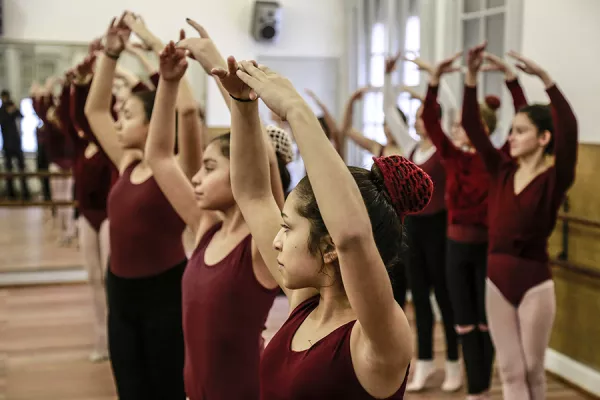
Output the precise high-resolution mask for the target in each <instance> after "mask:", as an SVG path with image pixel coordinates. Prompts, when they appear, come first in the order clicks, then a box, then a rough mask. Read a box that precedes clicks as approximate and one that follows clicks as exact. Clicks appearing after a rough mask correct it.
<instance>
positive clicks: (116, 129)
mask: <svg viewBox="0 0 600 400" xmlns="http://www.w3.org/2000/svg"><path fill="white" fill-rule="evenodd" d="M133 19H134V17H133V15H131V14H130V13H127V12H126V13H124V14H123V16H121V18H120V19H119V20H118V21H116V19H113V21H112V22H111V24H110V25H109V27H108V30H107V31H106V34H105V48H104V51H103V52H102V53H101V54H100V55H99V59H98V62H97V66H96V71H95V73H94V78H93V80H92V84H91V88H90V92H89V96H88V98H87V101H86V104H85V109H84V111H85V115H86V117H87V120H88V121H89V124H90V127H91V130H92V132H93V134H94V135H95V136H96V138H97V140H98V142H99V144H100V146H101V148H102V149H103V151H104V152H106V154H107V155H108V157H109V158H110V159H111V161H112V162H113V164H114V165H115V166H116V167H117V169H118V170H119V174H120V176H119V179H118V181H117V182H116V183H115V185H114V186H113V188H112V190H111V192H110V195H109V198H108V218H109V221H110V261H109V267H108V270H107V274H106V275H107V277H106V290H107V298H108V339H109V351H110V360H111V364H112V368H113V375H114V378H115V382H116V386H117V392H118V394H119V398H120V399H122V400H123V399H140V398H148V399H165V398H168V399H185V397H186V396H185V390H184V383H183V365H184V345H183V329H182V307H181V305H182V295H181V279H182V276H183V272H184V270H185V265H186V261H187V260H186V256H185V252H184V248H183V244H182V234H183V231H184V228H185V223H184V222H183V221H182V220H181V218H180V217H179V216H178V215H177V213H176V212H175V210H174V209H173V207H172V206H171V205H170V204H169V202H168V200H167V199H166V197H165V196H164V195H163V193H162V192H161V190H160V188H159V186H158V184H157V183H156V179H155V177H154V176H153V174H152V171H151V170H150V167H149V166H148V164H147V162H146V161H145V160H144V158H143V157H144V148H145V145H146V140H147V136H148V126H149V123H150V119H151V115H152V109H153V105H154V97H155V93H154V92H140V93H133V94H132V95H131V96H130V97H129V98H128V99H127V100H126V101H125V102H124V104H123V107H122V109H121V110H120V112H119V119H118V121H117V124H116V125H115V121H114V120H113V117H112V115H111V111H112V110H111V86H112V82H113V79H114V74H115V68H116V65H117V61H118V59H119V57H120V55H121V53H122V51H123V50H124V48H125V43H126V42H127V41H128V39H129V36H130V33H131V27H130V26H129V25H128V24H127V22H128V21H131V20H133ZM142 39H143V40H144V41H148V42H146V43H147V44H148V45H149V47H151V48H152V49H154V51H159V50H160V49H162V47H164V45H163V44H162V43H161V42H160V40H159V39H157V38H156V37H155V36H153V35H150V34H149V36H147V37H144V38H142ZM181 87H182V90H181V96H180V98H179V99H178V102H177V108H178V110H179V115H180V121H179V133H180V135H181V138H180V139H181V140H180V142H181V143H186V146H182V151H180V152H179V154H178V157H177V161H178V162H179V163H180V165H181V166H182V170H183V171H184V172H185V173H186V174H187V175H186V176H188V177H191V174H192V172H191V171H196V170H197V167H198V166H197V165H196V164H195V162H196V159H195V157H196V156H195V154H194V151H197V150H196V149H198V148H199V143H198V138H199V136H200V132H199V130H198V129H199V128H198V121H197V119H195V118H189V119H187V118H181V116H183V115H186V116H187V115H195V114H196V105H195V103H194V101H193V97H192V95H191V91H190V89H189V85H187V84H184V85H181ZM190 109H191V110H192V112H191V113H190V112H189V111H190ZM171 151H173V148H171Z"/></svg>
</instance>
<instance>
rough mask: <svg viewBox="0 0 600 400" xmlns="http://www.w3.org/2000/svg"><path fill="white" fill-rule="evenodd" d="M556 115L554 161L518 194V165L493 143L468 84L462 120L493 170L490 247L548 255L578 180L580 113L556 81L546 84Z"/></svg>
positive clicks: (543, 258) (531, 256)
mask: <svg viewBox="0 0 600 400" xmlns="http://www.w3.org/2000/svg"><path fill="white" fill-rule="evenodd" d="M546 92H547V93H548V96H549V97H550V101H551V106H552V117H553V121H554V141H555V147H554V148H555V161H554V165H553V166H552V167H550V168H549V169H548V170H546V171H545V172H543V173H542V174H540V175H538V176H537V177H535V178H534V179H533V181H531V182H530V183H529V184H528V185H527V186H526V187H525V188H524V189H523V190H522V191H521V192H520V193H519V194H518V195H517V194H515V192H514V175H515V172H516V171H517V168H518V165H517V163H516V161H515V160H514V159H512V158H511V157H510V156H509V155H507V154H505V153H503V152H501V151H498V150H497V149H496V148H494V146H493V145H492V144H491V143H490V140H489V138H488V136H487V135H486V133H485V130H484V128H483V124H482V123H481V118H480V113H479V105H478V104H477V89H476V88H472V87H466V88H465V104H464V111H463V124H465V123H467V124H469V129H466V127H465V129H466V132H467V134H468V135H469V138H470V140H471V142H472V143H473V145H474V146H475V148H476V149H477V151H478V153H479V154H481V156H482V159H483V160H484V162H485V166H486V169H487V170H488V171H489V172H490V174H491V186H490V195H489V228H490V238H489V253H490V255H493V254H503V255H509V256H513V257H517V258H520V259H526V260H533V261H539V262H547V261H548V237H549V236H550V234H551V233H552V231H553V229H554V226H555V224H556V216H557V214H558V210H559V208H560V206H561V203H562V201H563V199H564V196H565V193H566V191H567V190H568V188H569V187H570V186H571V185H572V184H573V181H574V180H575V166H576V162H577V136H578V127H577V119H576V118H575V115H574V114H573V110H572V109H571V107H570V105H569V103H568V102H567V100H566V99H565V98H564V96H563V94H562V93H561V91H560V90H559V89H558V88H557V87H556V85H554V86H552V87H551V88H549V89H547V90H546Z"/></svg>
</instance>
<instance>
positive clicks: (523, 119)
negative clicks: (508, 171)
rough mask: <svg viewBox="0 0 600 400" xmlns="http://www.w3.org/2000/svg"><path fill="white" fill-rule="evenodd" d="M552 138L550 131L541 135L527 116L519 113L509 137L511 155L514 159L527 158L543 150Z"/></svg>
mask: <svg viewBox="0 0 600 400" xmlns="http://www.w3.org/2000/svg"><path fill="white" fill-rule="evenodd" d="M550 137H551V136H550V132H548V131H546V132H543V133H542V134H540V132H539V131H538V129H537V127H536V126H535V125H534V124H533V123H532V122H531V120H530V119H529V117H528V116H527V114H525V113H517V114H516V115H515V118H514V119H513V124H512V129H511V130H510V135H509V136H508V144H509V145H510V155H511V157H513V158H519V157H526V156H529V155H531V154H533V153H535V152H536V151H539V150H543V149H544V148H545V147H546V145H547V144H548V142H549V141H550Z"/></svg>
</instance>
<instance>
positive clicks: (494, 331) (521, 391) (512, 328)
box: [485, 279, 556, 400]
mask: <svg viewBox="0 0 600 400" xmlns="http://www.w3.org/2000/svg"><path fill="white" fill-rule="evenodd" d="M485 303H486V311H487V317H488V326H489V328H490V335H491V337H492V342H493V343H494V346H495V347H496V359H497V361H498V368H499V371H500V378H501V380H502V392H503V394H504V398H505V399H519V400H544V399H545V398H546V374H545V370H544V357H545V353H546V348H547V347H548V343H549V341H550V334H551V332H552V324H553V322H554V316H555V313H556V297H555V293H554V282H552V281H551V280H548V281H545V282H543V283H541V284H539V285H537V286H534V287H532V288H531V289H529V290H528V291H527V293H525V296H524V297H523V300H521V303H520V304H519V307H518V308H515V307H514V306H513V305H512V304H511V303H510V302H509V301H508V300H506V298H505V297H504V296H503V295H502V293H501V292H500V290H499V289H498V288H497V287H496V286H495V285H494V284H493V283H492V282H491V281H490V280H489V279H488V280H487V290H486V301H485Z"/></svg>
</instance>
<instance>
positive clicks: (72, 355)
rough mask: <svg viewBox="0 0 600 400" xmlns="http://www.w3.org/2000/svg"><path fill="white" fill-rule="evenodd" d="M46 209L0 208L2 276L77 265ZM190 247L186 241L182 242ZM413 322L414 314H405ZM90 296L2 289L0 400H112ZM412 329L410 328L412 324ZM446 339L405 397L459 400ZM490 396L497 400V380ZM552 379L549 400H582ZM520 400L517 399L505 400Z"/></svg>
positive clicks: (274, 316) (438, 335)
mask: <svg viewBox="0 0 600 400" xmlns="http://www.w3.org/2000/svg"><path fill="white" fill-rule="evenodd" d="M48 215H49V213H48V212H45V211H44V210H42V209H36V208H28V209H6V208H5V209H1V208H0V221H2V223H0V249H1V250H0V274H2V273H4V272H7V271H12V272H14V271H31V270H52V269H61V268H81V258H80V255H79V252H78V250H77V248H76V247H74V246H73V247H59V246H58V245H57V243H56V232H55V230H53V228H52V221H51V220H48ZM187 242H188V243H191V241H190V240H189V238H188V240H187ZM286 314H287V300H286V299H285V298H278V299H277V301H276V302H275V305H274V307H273V309H272V311H271V314H270V316H269V319H268V322H267V332H266V334H265V336H266V339H267V340H269V339H270V338H271V337H272V335H273V334H274V333H275V332H276V330H277V329H278V328H279V326H281V324H282V323H283V321H284V319H285V317H286ZM408 314H409V319H410V320H411V323H412V312H411V311H410V309H409V310H408ZM92 315H93V313H92V308H91V297H90V292H89V290H88V287H87V286H86V285H83V284H81V285H79V284H76V285H62V286H35V287H22V288H4V289H0V400H4V399H10V400H114V399H116V395H115V390H114V385H113V381H112V376H111V372H110V366H109V364H108V363H103V364H92V363H90V362H89V361H88V355H89V352H90V350H91V345H92ZM413 325H414V324H413ZM443 346H444V345H443V336H442V331H441V329H440V327H439V326H438V327H436V331H435V348H436V362H437V363H438V365H439V367H440V370H439V371H438V372H437V373H436V374H435V376H434V377H433V379H431V382H430V384H431V386H432V389H430V390H428V391H426V392H424V393H421V394H407V395H406V399H415V400H416V399H422V400H425V399H464V398H465V395H464V392H458V393H455V394H451V395H449V394H444V393H442V392H441V391H440V390H439V389H436V388H439V386H440V385H441V382H442V380H443V377H444V376H443V375H444V374H443V369H442V368H443V363H444V361H443V354H444V348H443ZM493 383H494V385H493V390H492V395H493V396H492V398H493V399H501V398H502V395H501V392H500V387H499V385H498V377H497V376H495V377H494V382H493ZM585 398H586V397H584V396H582V395H580V394H578V393H577V392H575V391H574V390H572V389H570V388H568V387H566V386H565V385H563V384H561V383H559V382H557V381H556V380H555V379H552V378H550V379H549V384H548V399H561V400H570V399H585ZM510 400H518V399H510Z"/></svg>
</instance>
